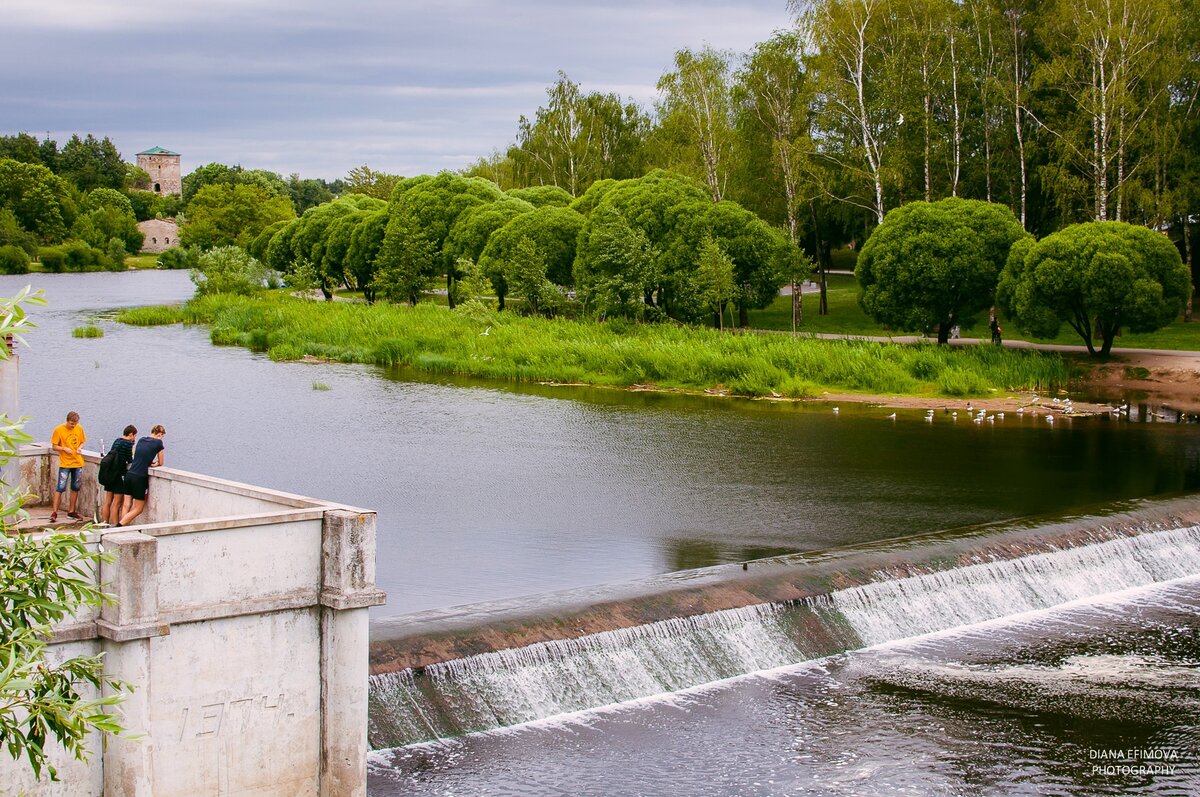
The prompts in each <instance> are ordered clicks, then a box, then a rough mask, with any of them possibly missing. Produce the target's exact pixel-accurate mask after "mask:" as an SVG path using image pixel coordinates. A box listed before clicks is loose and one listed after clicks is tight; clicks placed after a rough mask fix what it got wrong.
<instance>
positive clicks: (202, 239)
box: [0, 133, 369, 273]
mask: <svg viewBox="0 0 1200 797" xmlns="http://www.w3.org/2000/svg"><path fill="white" fill-rule="evenodd" d="M368 171H369V170H368ZM149 185H150V178H149V175H148V174H146V172H145V171H143V170H142V169H139V168H138V167H137V166H134V165H133V164H130V163H126V162H125V160H124V158H123V157H122V155H121V153H120V152H119V151H118V150H117V147H116V145H114V144H113V142H112V140H111V139H109V138H108V137H107V136H106V137H104V138H102V139H101V138H97V137H96V136H95V135H93V134H90V133H89V134H87V135H86V136H82V137H81V136H79V135H73V136H71V138H70V139H69V140H68V141H67V143H66V144H64V145H63V146H62V147H61V148H60V147H59V145H58V143H57V142H56V141H54V140H53V139H50V138H48V137H47V138H46V139H44V140H41V141H39V140H38V139H37V138H35V137H34V136H31V135H29V134H28V133H17V134H15V135H4V136H0V272H3V273H21V272H24V271H26V270H28V267H29V263H30V261H31V259H37V260H40V262H41V264H42V266H43V268H45V269H46V270H50V271H61V270H63V269H64V268H65V269H68V270H87V269H94V268H110V269H121V268H124V262H125V258H126V256H128V255H133V254H137V252H138V251H139V250H140V249H141V246H142V243H143V236H142V234H141V233H140V232H139V231H138V229H137V223H138V222H140V221H145V220H147V219H153V218H177V219H179V220H180V221H194V222H195V223H194V224H186V225H185V226H184V227H183V229H184V234H183V237H184V242H185V243H189V244H193V245H198V246H201V247H203V248H210V247H213V246H220V245H228V244H237V243H241V244H244V243H246V241H245V240H242V241H239V240H237V239H238V236H239V235H243V237H244V231H245V229H246V228H247V227H250V228H251V229H253V228H255V227H256V226H257V227H261V226H263V225H265V224H270V223H272V222H274V221H276V220H278V219H282V218H294V217H295V216H296V215H297V214H298V213H303V212H304V211H305V210H307V209H308V208H309V207H312V206H314V205H318V204H320V203H322V202H327V201H329V200H331V199H332V198H333V197H334V196H335V195H337V194H338V193H340V192H341V191H343V190H345V188H346V187H347V185H348V183H347V182H346V181H343V180H335V181H333V182H332V183H328V182H326V181H324V180H317V179H311V178H310V179H302V178H301V177H300V176H299V175H298V174H292V175H291V176H289V177H288V178H287V179H285V178H283V177H282V176H280V175H278V174H276V173H274V172H270V171H265V170H261V169H244V168H242V167H241V166H226V165H224V164H219V163H210V164H206V165H204V166H201V167H199V168H198V169H195V170H194V171H192V172H191V173H190V174H188V175H187V176H185V177H184V178H183V186H182V187H183V196H182V197H179V196H173V195H169V194H158V193H155V192H153V191H150V190H148V189H149ZM175 260H180V258H178V257H176V256H172V255H168V256H167V261H168V265H170V264H171V262H172V261H175Z"/></svg>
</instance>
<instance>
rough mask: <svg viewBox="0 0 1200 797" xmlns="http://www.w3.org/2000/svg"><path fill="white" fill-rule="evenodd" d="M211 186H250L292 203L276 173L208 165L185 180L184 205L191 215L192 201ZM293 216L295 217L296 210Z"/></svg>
mask: <svg viewBox="0 0 1200 797" xmlns="http://www.w3.org/2000/svg"><path fill="white" fill-rule="evenodd" d="M211 185H228V186H232V185H250V186H255V187H257V188H258V189H259V191H261V192H262V194H263V195H265V196H267V197H283V198H285V199H287V200H288V202H289V204H290V203H291V201H292V200H291V193H290V192H289V191H288V186H287V183H285V182H284V181H283V178H282V177H280V176H279V175H278V174H276V173H275V172H268V171H264V170H262V169H243V168H242V167H241V166H226V165H225V164H223V163H207V164H205V165H203V166H200V167H198V168H197V169H196V170H195V171H193V172H192V173H190V174H188V175H185V176H184V178H183V185H182V186H181V187H182V189H183V204H184V206H185V207H186V208H187V210H188V213H189V214H190V213H191V212H192V208H191V204H192V200H193V199H195V197H196V195H197V194H198V193H200V191H201V190H202V189H204V188H205V187H207V186H211ZM292 215H295V210H294V209H293V212H292Z"/></svg>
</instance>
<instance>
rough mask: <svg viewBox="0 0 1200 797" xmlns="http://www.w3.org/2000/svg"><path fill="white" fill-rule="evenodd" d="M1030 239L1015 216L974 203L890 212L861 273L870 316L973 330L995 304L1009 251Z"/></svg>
mask: <svg viewBox="0 0 1200 797" xmlns="http://www.w3.org/2000/svg"><path fill="white" fill-rule="evenodd" d="M1024 236H1025V231H1024V230H1023V229H1022V228H1021V225H1020V223H1018V222H1017V219H1016V217H1015V216H1013V213H1012V211H1011V210H1009V209H1008V208H1007V207H1005V206H1003V205H998V204H995V203H988V202H980V201H978V200H972V199H955V198H950V199H943V200H940V201H938V202H932V203H930V202H910V203H908V204H907V205H902V206H901V207H898V208H896V209H895V210H892V211H890V212H889V213H888V215H887V217H886V218H885V219H884V220H883V224H880V225H879V226H878V227H876V228H875V231H874V232H873V233H872V234H871V237H870V238H869V239H868V240H867V242H866V243H865V244H864V245H863V248H862V252H861V253H860V254H859V257H858V265H857V267H856V268H855V272H854V273H855V276H856V277H857V278H858V284H859V290H860V293H859V304H860V305H862V308H863V310H864V311H865V312H866V313H867V314H868V315H870V316H871V317H872V318H874V319H875V320H876V321H879V322H881V323H884V324H889V325H891V326H892V327H894V328H896V329H902V330H915V331H922V332H924V331H927V330H930V329H932V328H934V327H936V328H937V334H938V343H941V344H944V343H946V342H947V341H948V340H949V337H950V328H951V327H952V326H954V325H956V324H968V323H970V321H971V319H972V318H973V317H974V316H975V315H977V314H979V313H980V312H982V311H984V310H986V309H987V308H988V307H989V306H990V305H991V304H992V303H993V297H994V296H995V292H996V283H997V280H998V279H999V276H1000V272H1001V269H1003V268H1004V265H1005V263H1006V261H1007V260H1008V255H1009V249H1010V248H1011V247H1012V246H1013V244H1014V243H1016V242H1017V241H1019V240H1021V239H1022V238H1023V237H1024Z"/></svg>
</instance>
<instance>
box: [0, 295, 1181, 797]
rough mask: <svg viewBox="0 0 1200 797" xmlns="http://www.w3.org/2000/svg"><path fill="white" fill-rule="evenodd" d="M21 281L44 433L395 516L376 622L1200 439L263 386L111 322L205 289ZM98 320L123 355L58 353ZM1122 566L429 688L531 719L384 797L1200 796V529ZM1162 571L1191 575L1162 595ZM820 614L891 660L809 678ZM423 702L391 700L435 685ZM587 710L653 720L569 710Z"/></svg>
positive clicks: (1050, 483) (841, 537)
mask: <svg viewBox="0 0 1200 797" xmlns="http://www.w3.org/2000/svg"><path fill="white" fill-rule="evenodd" d="M27 281H32V282H33V283H34V284H35V285H37V286H39V287H43V288H45V290H46V293H47V296H48V298H49V299H50V301H51V305H50V307H49V308H46V309H45V310H37V311H35V312H36V316H37V319H38V320H39V322H40V323H41V326H42V328H41V329H40V330H38V331H37V332H35V333H33V334H32V335H31V336H30V342H31V344H32V345H31V348H30V349H26V350H24V351H23V353H22V383H23V396H24V399H23V402H24V403H23V406H22V411H23V412H25V413H28V414H31V415H32V416H33V420H32V421H31V424H30V428H31V430H32V431H33V432H34V433H35V435H36V436H37V437H38V438H39V439H46V438H47V437H48V436H49V432H50V429H51V428H52V427H53V426H54V425H55V424H56V423H58V422H60V420H61V418H62V416H64V415H65V414H66V412H67V411H68V410H71V409H75V410H78V411H79V412H80V413H81V414H82V415H83V424H84V426H85V427H86V428H87V430H88V433H89V435H90V437H91V439H92V441H93V442H96V441H98V440H99V438H101V437H104V438H106V439H107V440H111V439H112V438H113V437H114V436H116V434H118V433H119V431H120V429H121V427H123V426H124V425H125V424H126V423H129V422H133V423H135V424H137V425H138V426H139V428H141V429H143V431H144V430H146V429H148V428H149V426H150V425H152V424H154V423H163V424H165V425H166V426H167V429H168V434H167V439H166V443H167V462H168V464H171V465H175V466H178V467H182V468H186V469H191V470H197V471H201V472H206V473H211V474H213V475H217V476H222V477H226V478H231V479H237V480H244V481H249V482H252V483H257V484H263V485H266V486H271V487H277V488H280V489H283V490H288V491H292V492H299V493H307V494H312V495H317V496H321V497H325V498H330V499H334V500H339V501H343V502H346V503H350V504H356V505H361V506H367V507H371V508H374V509H377V510H378V511H379V526H378V530H379V539H378V570H379V578H378V580H379V583H380V586H382V587H383V588H384V589H386V590H387V591H388V593H389V604H388V606H387V607H384V608H383V609H381V610H379V611H380V612H381V613H385V614H404V613H408V612H413V611H417V610H421V609H430V608H439V607H446V606H451V605H455V604H463V603H474V602H478V601H484V600H494V599H504V598H511V597H515V596H520V595H529V594H534V593H542V592H547V591H552V590H557V589H564V588H571V587H582V586H586V585H594V584H603V583H610V582H614V581H626V580H630V579H634V578H640V577H643V576H648V575H652V574H656V573H664V572H669V571H674V570H680V569H686V568H695V567H702V566H707V565H711V564H716V563H722V562H736V561H742V560H745V559H752V558H759V557H763V556H769V555H773V554H779V553H784V552H792V551H808V550H818V549H823V548H827V547H831V546H840V545H852V544H857V543H865V542H870V541H873V540H880V539H887V538H895V537H902V536H906V535H912V534H919V533H923V532H928V531H931V530H935V529H944V528H950V527H956V526H962V525H967V524H976V523H985V522H991V521H997V520H1002V519H1007V518H1014V517H1021V516H1027V515H1033V514H1040V513H1072V512H1081V511H1085V510H1087V509H1090V508H1093V507H1095V506H1096V505H1098V504H1100V503H1103V502H1109V501H1114V500H1119V499H1129V498H1139V497H1148V496H1155V495H1163V494H1168V493H1174V492H1180V491H1190V490H1194V489H1196V487H1197V486H1200V438H1198V436H1197V433H1196V427H1194V426H1192V425H1190V424H1174V423H1172V424H1166V423H1160V422H1140V423H1131V422H1129V421H1123V420H1116V419H1111V418H1101V419H1075V420H1072V421H1068V422H1063V423H1057V424H1054V425H1053V427H1050V425H1048V424H1045V423H1039V422H1037V421H1036V420H1033V419H1029V418H1020V417H1013V416H1012V415H1011V414H1010V415H1009V416H1008V417H1007V418H1006V419H1004V420H1003V421H997V422H996V423H993V424H983V425H974V424H971V423H968V422H966V420H965V419H960V420H958V421H955V420H954V419H953V418H952V417H951V416H950V415H948V414H942V413H938V414H937V415H936V416H935V418H934V421H933V422H932V423H927V422H925V421H924V418H923V416H924V413H922V412H920V411H916V412H912V413H904V412H901V413H899V416H900V417H899V418H898V419H897V420H895V421H890V420H888V419H887V418H886V415H887V414H888V413H889V412H890V410H886V411H885V410H880V409H878V408H869V407H849V406H844V407H842V408H841V412H840V413H838V414H834V413H832V412H830V409H829V407H827V406H820V405H779V404H773V403H767V402H750V401H739V400H725V399H703V398H695V397H678V396H667V395H653V394H632V393H626V392H622V391H612V390H585V389H565V388H550V387H540V386H524V387H514V386H507V387H496V386H489V385H481V384H478V383H471V382H459V381H455V380H427V379H420V378H415V377H414V375H412V374H408V373H405V372H403V371H393V372H385V371H383V370H381V369H378V368H374V367H370V366H352V365H336V364H325V365H306V364H299V363H272V362H270V360H269V359H267V358H266V357H264V356H262V355H259V354H254V353H251V352H248V351H245V350H241V349H227V348H216V347H213V346H211V345H210V344H209V342H208V335H207V330H206V329H203V328H187V327H180V326H175V327H168V328H153V329H138V328H129V327H124V326H122V325H119V324H116V323H115V322H113V321H112V320H111V317H110V311H111V310H113V309H115V308H119V307H125V306H133V305H140V304H149V303H157V302H165V301H179V300H182V299H184V298H186V297H187V296H188V295H189V294H190V292H191V288H190V284H189V283H188V281H187V278H186V275H184V274H181V273H170V272H151V273H146V272H142V273H130V274H119V275H112V274H94V275H61V276H56V275H34V276H32V277H29V278H19V277H18V278H13V277H4V278H0V291H3V292H5V293H9V294H11V293H12V292H15V290H16V289H17V288H19V287H20V286H21V285H23V284H25V282H27ZM93 320H95V321H97V322H98V323H99V324H100V326H101V327H102V328H103V329H104V330H105V335H104V337H102V338H99V339H75V338H72V337H71V334H70V332H71V329H72V328H73V327H75V326H81V325H83V324H84V323H87V322H89V321H93ZM315 382H321V383H325V384H326V385H328V386H329V388H330V389H329V390H315V389H313V383H315ZM1137 417H1139V418H1141V419H1143V420H1144V421H1152V420H1153V419H1154V418H1155V417H1156V416H1155V414H1154V413H1148V412H1140V413H1138V414H1137ZM1160 534H1167V535H1170V534H1175V535H1176V537H1167V536H1159V535H1160ZM1114 542H1115V543H1122V544H1125V547H1122V545H1112V546H1110V547H1109V548H1099V547H1097V550H1095V551H1090V552H1089V551H1084V550H1079V551H1060V552H1054V553H1051V554H1046V555H1045V556H1046V557H1047V558H1046V559H1042V560H1038V559H1036V557H1028V560H1029V561H1024V560H1022V561H1021V562H1020V563H1016V564H1013V563H1010V564H1008V565H1004V564H1002V563H981V564H980V565H978V566H977V567H978V569H976V570H972V569H971V568H960V569H959V570H954V571H947V572H942V573H931V574H924V575H920V574H918V575H914V576H912V577H911V578H909V579H897V580H881V581H880V582H878V583H873V584H869V585H866V586H863V587H857V588H852V589H847V590H844V591H841V592H836V593H834V594H833V595H832V596H831V597H829V599H828V600H827V601H824V602H821V601H817V602H814V603H813V604H812V605H810V606H800V605H791V606H764V607H759V608H754V609H742V610H733V611H730V612H726V613H721V614H719V615H714V616H707V617H700V618H694V619H691V620H679V621H668V622H666V623H663V624H659V625H656V626H654V627H644V628H638V629H631V630H628V631H625V632H616V633H615V634H614V635H613V636H612V637H611V638H605V639H591V640H582V641H578V642H576V643H571V644H563V645H560V646H558V647H554V646H547V647H546V648H545V649H540V650H524V651H511V652H507V653H500V654H495V655H494V656H493V657H492V658H491V659H487V660H483V659H481V660H478V661H470V660H463V661H460V662H453V663H448V664H446V665H444V666H443V665H438V666H437V667H434V668H432V669H433V673H432V675H433V676H436V680H437V681H438V683H439V685H440V687H441V688H443V689H444V691H445V694H446V697H445V700H446V701H451V705H452V708H451V709H450V711H449V712H447V713H449V714H452V715H454V716H456V717H458V718H459V719H458V721H461V723H462V725H463V726H464V727H468V728H469V727H492V726H494V725H496V724H504V725H507V724H510V723H513V722H523V721H526V720H535V721H534V722H532V723H531V724H530V723H527V724H521V725H518V726H516V727H515V728H509V729H506V730H498V731H488V732H484V733H476V734H470V735H468V736H465V737H460V738H457V739H454V740H452V741H439V742H431V743H425V744H419V745H412V746H408V747H402V748H398V749H395V750H391V751H383V752H379V753H375V754H373V758H372V762H373V763H372V772H371V793H372V794H375V795H399V794H456V795H474V794H480V795H483V794H488V795H491V794H528V795H543V794H571V795H586V794H598V795H599V794H604V795H618V794H630V795H633V794H655V795H657V794H672V795H708V794H712V795H739V794H746V795H751V794H753V795H793V794H795V795H798V794H812V795H843V794H845V795H858V794H912V795H932V794H946V795H951V794H952V795H959V794H962V795H974V794H994V795H1006V794H1063V795H1068V794H1069V795H1091V794H1126V793H1154V794H1164V795H1176V794H1177V795H1183V794H1195V793H1197V792H1200V774H1198V772H1197V753H1196V749H1197V744H1198V731H1197V728H1198V726H1200V709H1198V707H1197V695H1198V694H1200V680H1198V678H1197V673H1198V672H1200V647H1198V645H1200V642H1198V641H1197V640H1198V639H1200V620H1197V617H1198V610H1200V582H1198V580H1197V579H1196V578H1195V577H1194V576H1195V574H1196V566H1195V562H1194V561H1192V560H1191V559H1190V558H1189V557H1191V556H1192V555H1193V554H1194V550H1193V548H1192V547H1189V546H1194V545H1195V543H1196V540H1195V532H1194V530H1193V531H1187V530H1178V531H1176V532H1160V533H1156V534H1155V535H1153V537H1152V538H1151V537H1147V538H1146V539H1143V540H1140V541H1134V542H1130V541H1114ZM1126 543H1127V544H1126ZM1168 543H1169V544H1168ZM1164 551H1166V552H1167V554H1168V555H1165V556H1164V555H1163V554H1164ZM1188 576H1191V577H1190V578H1189V577H1188ZM1161 579H1175V580H1174V581H1167V582H1166V583H1165V584H1159V585H1157V586H1145V585H1146V584H1148V583H1149V582H1151V581H1156V580H1161ZM1116 590H1124V591H1119V592H1118V591H1116ZM1080 599H1082V601H1081V600H1080ZM1071 600H1075V601H1076V602H1075V603H1073V604H1067V606H1066V608H1062V607H1061V606H1060V607H1059V608H1058V609H1055V610H1053V611H1049V612H1047V611H1045V610H1044V609H1042V607H1045V606H1051V605H1053V604H1055V603H1060V602H1061V601H1071ZM1011 612H1023V613H1022V614H1017V615H1015V616H1009V617H1004V618H1003V619H989V618H994V617H1003V616H1004V615H1009V614H1010V613H1011ZM806 613H807V619H806V618H805V615H806ZM798 617H799V618H801V619H800V620H797V618H798ZM812 618H817V619H818V620H819V621H820V622H821V623H824V624H826V626H827V627H828V628H832V629H835V631H836V633H837V634H840V635H841V636H842V638H843V639H844V642H845V647H846V648H847V649H850V648H855V647H858V646H861V645H867V644H874V643H879V642H886V641H887V640H900V641H897V642H887V644H885V645H883V647H876V648H870V649H867V650H859V651H857V652H852V653H845V654H839V655H835V656H832V657H828V656H827V657H824V658H816V659H813V656H814V655H816V654H817V653H819V652H820V651H813V650H808V649H806V646H805V644H804V639H805V637H804V635H803V634H801V633H798V632H797V629H798V627H799V626H802V625H804V624H805V623H809V622H812ZM980 622H982V623H983V624H982V625H980V624H979V623H980ZM963 623H972V624H974V625H962V624H963ZM951 626H953V628H951ZM947 628H950V630H948V631H940V629H947ZM929 631H939V633H937V634H934V635H933V636H926V637H917V638H916V639H915V640H914V639H912V636H913V635H914V634H922V633H926V632H929ZM806 659H813V660H811V661H805V660H806ZM438 667H440V668H441V669H438ZM772 668H774V669H772ZM745 672H751V673H754V672H757V673H758V674H756V675H750V676H742V677H740V678H736V679H734V680H716V679H723V678H728V677H729V676H730V675H737V674H739V673H745ZM602 675H603V676H605V677H606V678H607V680H604V679H603V678H601V676H602ZM405 677H406V676H404V675H396V676H393V677H391V680H390V682H381V688H380V689H378V690H377V696H378V695H382V694H384V692H385V691H386V690H391V694H392V695H393V696H395V698H396V699H395V700H394V701H393V702H392V703H389V705H394V704H398V703H399V702H401V700H403V699H404V696H405V695H409V696H412V695H414V694H415V692H414V690H417V691H420V690H421V689H425V688H426V687H425V686H424V685H422V684H419V683H418V682H417V680H416V679H415V677H414V680H413V681H412V683H407V682H406V681H405ZM572 678H573V679H575V681H574V682H572V681H571V679H572ZM506 679H507V680H506ZM425 680H426V681H427V682H431V681H433V680H435V679H434V678H429V677H426V679H425ZM714 680H716V683H715V684H710V685H709V686H704V687H699V688H696V687H694V684H695V683H697V682H709V681H714ZM504 684H507V685H504ZM383 687H386V689H384V688H383ZM673 689H683V690H684V691H682V692H677V693H675V694H672V695H668V696H663V695H662V694H661V693H662V692H664V691H666V690H673ZM588 690H590V691H591V697H589V699H588V701H586V702H587V703H590V702H591V701H592V699H593V698H596V697H597V696H598V699H600V700H601V701H602V702H603V701H608V702H614V701H621V700H626V701H630V700H631V701H632V702H625V703H619V704H617V705H615V706H612V707H609V708H606V709H602V710H599V711H583V712H576V713H567V714H557V713H556V712H559V711H564V712H571V711H573V709H574V707H577V706H580V705H583V704H584V703H585V701H582V700H581V699H580V696H579V695H580V693H581V692H588ZM421 695H422V696H423V699H428V694H427V693H426V692H421ZM489 695H491V697H489ZM648 695H649V697H648ZM453 701H457V702H453ZM410 702H412V703H413V705H414V706H416V711H415V713H413V714H411V715H410V716H409V717H408V718H407V719H404V720H402V721H401V720H396V721H395V723H394V724H395V725H396V726H397V727H398V726H399V725H402V724H404V723H408V724H409V725H412V726H414V727H420V726H421V725H422V723H423V724H424V726H425V727H431V728H433V729H434V730H435V732H436V731H437V730H438V728H437V726H438V723H439V722H442V721H443V718H442V717H440V715H439V714H438V712H431V713H427V714H425V715H424V716H422V712H423V711H424V709H423V706H424V705H425V704H424V703H421V702H420V700H417V699H413V700H411V701H410ZM481 706H482V707H481ZM439 711H441V710H440V709H439ZM489 712H490V715H491V716H490V718H489V717H488V716H487V715H488V713H489ZM547 716H549V717H551V718H550V719H538V718H541V717H547ZM473 717H474V718H475V719H473ZM554 717H556V718H554ZM375 719H376V721H377V722H385V721H384V720H379V719H378V716H376V717H375ZM393 730H394V729H393ZM1118 754H1124V758H1117V757H1116V756H1117V755H1118ZM1165 757H1170V760H1164V758H1165ZM1131 761H1132V762H1133V764H1134V765H1130V762H1131ZM1149 764H1154V765H1155V766H1158V765H1162V766H1166V765H1170V766H1172V767H1173V769H1171V770H1170V771H1166V770H1163V769H1161V768H1160V769H1158V770H1155V771H1153V772H1150V771H1149V770H1148V769H1147V765H1149Z"/></svg>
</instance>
